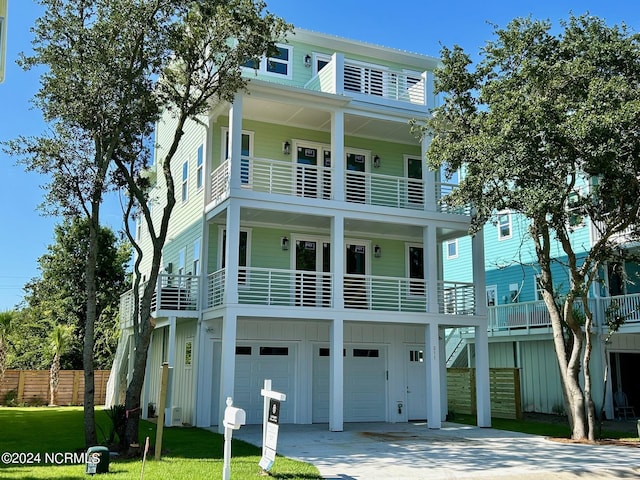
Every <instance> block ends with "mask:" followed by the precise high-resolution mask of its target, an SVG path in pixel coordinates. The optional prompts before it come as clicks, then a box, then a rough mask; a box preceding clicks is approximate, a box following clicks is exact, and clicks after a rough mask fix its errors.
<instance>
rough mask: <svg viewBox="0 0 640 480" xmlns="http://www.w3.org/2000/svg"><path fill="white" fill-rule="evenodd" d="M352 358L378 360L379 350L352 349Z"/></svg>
mask: <svg viewBox="0 0 640 480" xmlns="http://www.w3.org/2000/svg"><path fill="white" fill-rule="evenodd" d="M353 356H354V357H359V358H363V357H364V358H378V357H380V350H377V349H368V348H354V349H353Z"/></svg>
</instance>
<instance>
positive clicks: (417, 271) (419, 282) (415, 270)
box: [407, 245, 425, 296]
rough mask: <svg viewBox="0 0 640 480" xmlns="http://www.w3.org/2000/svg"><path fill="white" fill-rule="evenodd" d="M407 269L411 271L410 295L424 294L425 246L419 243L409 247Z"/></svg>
mask: <svg viewBox="0 0 640 480" xmlns="http://www.w3.org/2000/svg"><path fill="white" fill-rule="evenodd" d="M407 263H408V266H407V270H408V271H409V278H410V279H411V280H409V295H416V296H424V295H425V283H424V248H422V246H418V245H409V246H408V247H407Z"/></svg>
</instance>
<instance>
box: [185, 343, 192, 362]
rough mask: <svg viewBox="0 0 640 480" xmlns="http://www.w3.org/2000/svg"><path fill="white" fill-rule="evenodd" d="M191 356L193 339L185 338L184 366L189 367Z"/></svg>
mask: <svg viewBox="0 0 640 480" xmlns="http://www.w3.org/2000/svg"><path fill="white" fill-rule="evenodd" d="M192 356H193V340H187V341H186V343H185V344H184V366H185V367H190V366H191V362H192Z"/></svg>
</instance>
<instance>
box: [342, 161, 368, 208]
mask: <svg viewBox="0 0 640 480" xmlns="http://www.w3.org/2000/svg"><path fill="white" fill-rule="evenodd" d="M366 170H367V162H366V157H365V156H364V155H361V154H356V153H347V185H346V187H347V192H346V195H347V202H353V203H365V201H366V194H367V188H366V180H367V179H366V176H365V172H366Z"/></svg>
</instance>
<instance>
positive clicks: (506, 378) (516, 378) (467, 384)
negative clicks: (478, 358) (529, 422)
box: [447, 368, 522, 419]
mask: <svg viewBox="0 0 640 480" xmlns="http://www.w3.org/2000/svg"><path fill="white" fill-rule="evenodd" d="M489 389H490V390H489V392H490V398H491V416H492V417H496V418H510V419H520V418H522V399H521V396H520V371H519V370H518V369H517V368H490V369H489ZM447 398H448V399H449V400H448V407H449V411H450V412H455V413H462V414H467V415H475V414H476V413H477V411H476V370H475V368H448V369H447Z"/></svg>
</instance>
